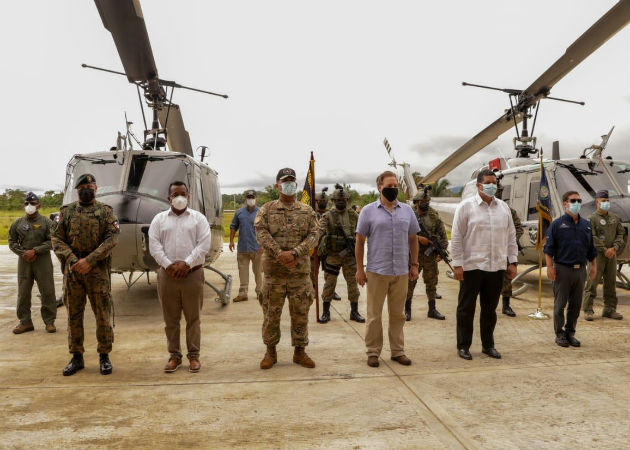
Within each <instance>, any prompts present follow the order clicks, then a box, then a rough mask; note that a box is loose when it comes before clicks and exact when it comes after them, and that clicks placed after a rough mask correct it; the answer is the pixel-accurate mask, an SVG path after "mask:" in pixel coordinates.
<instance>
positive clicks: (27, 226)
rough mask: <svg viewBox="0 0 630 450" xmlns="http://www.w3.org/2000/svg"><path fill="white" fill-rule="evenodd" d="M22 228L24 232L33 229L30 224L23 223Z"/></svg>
mask: <svg viewBox="0 0 630 450" xmlns="http://www.w3.org/2000/svg"><path fill="white" fill-rule="evenodd" d="M20 228H22V230H23V231H28V230H30V229H31V226H30V225H29V224H28V223H23V224H22V226H21V227H20Z"/></svg>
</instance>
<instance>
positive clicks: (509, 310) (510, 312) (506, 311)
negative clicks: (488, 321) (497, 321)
mask: <svg viewBox="0 0 630 450" xmlns="http://www.w3.org/2000/svg"><path fill="white" fill-rule="evenodd" d="M503 314H505V315H506V316H510V317H516V313H515V312H514V310H513V309H512V308H511V307H510V305H507V306H504V307H503Z"/></svg>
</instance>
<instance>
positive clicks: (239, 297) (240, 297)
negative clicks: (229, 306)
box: [232, 295, 247, 303]
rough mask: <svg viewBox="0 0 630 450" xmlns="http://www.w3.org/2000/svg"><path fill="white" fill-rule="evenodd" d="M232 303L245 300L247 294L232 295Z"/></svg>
mask: <svg viewBox="0 0 630 450" xmlns="http://www.w3.org/2000/svg"><path fill="white" fill-rule="evenodd" d="M232 301H233V302H234V303H238V302H246V301H247V295H238V296H236V297H234V300H232Z"/></svg>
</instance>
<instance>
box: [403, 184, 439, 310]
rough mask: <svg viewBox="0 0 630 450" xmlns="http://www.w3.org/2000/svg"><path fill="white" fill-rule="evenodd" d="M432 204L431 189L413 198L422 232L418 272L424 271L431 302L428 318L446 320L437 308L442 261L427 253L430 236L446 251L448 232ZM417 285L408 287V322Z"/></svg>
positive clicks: (423, 279) (413, 284)
mask: <svg viewBox="0 0 630 450" xmlns="http://www.w3.org/2000/svg"><path fill="white" fill-rule="evenodd" d="M430 203H431V196H430V195H429V189H426V188H425V189H421V190H420V191H418V193H417V194H416V195H415V197H414V198H413V204H414V206H415V208H414V210H415V211H414V212H415V213H416V219H418V224H419V225H420V230H421V232H420V233H418V263H419V268H418V271H422V281H424V286H425V289H426V293H427V299H428V302H429V309H428V311H427V317H429V318H431V319H438V320H444V319H446V317H445V316H444V315H443V314H441V313H440V312H439V311H438V310H437V308H436V307H435V299H436V298H437V284H438V274H439V273H440V271H439V270H438V262H439V261H441V259H440V256H439V255H437V254H436V253H435V252H433V253H431V254H430V255H425V252H426V251H427V249H428V248H429V247H430V246H431V241H430V239H429V237H428V236H431V237H433V238H435V239H438V240H439V242H440V244H441V245H442V247H443V248H444V249H446V248H447V247H448V238H447V237H446V230H445V229H444V223H443V222H442V219H440V215H439V214H438V212H437V211H436V210H435V209H433V208H431V207H430V206H429V204H430ZM427 235H428V236H427ZM417 283H418V280H417V279H416V280H413V281H411V280H409V284H408V286H407V301H406V302H405V319H406V320H407V321H409V320H411V299H412V298H413V291H414V289H415V288H416V284H417Z"/></svg>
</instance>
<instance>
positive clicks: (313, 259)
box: [310, 209, 327, 289]
mask: <svg viewBox="0 0 630 450" xmlns="http://www.w3.org/2000/svg"><path fill="white" fill-rule="evenodd" d="M326 211H327V210H325V209H324V210H320V209H318V210H317V211H315V216H316V217H317V222H318V223H319V222H320V221H321V219H322V216H323V215H324V214H325V213H326ZM310 253H311V256H310V260H311V282H312V283H313V289H315V269H316V267H315V253H314V252H312V251H311V252H310ZM317 261H318V264H321V266H322V269H323V268H324V261H323V260H322V258H321V256H320V257H319V258H318V260H317Z"/></svg>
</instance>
